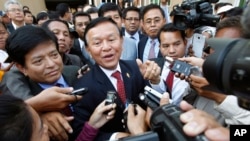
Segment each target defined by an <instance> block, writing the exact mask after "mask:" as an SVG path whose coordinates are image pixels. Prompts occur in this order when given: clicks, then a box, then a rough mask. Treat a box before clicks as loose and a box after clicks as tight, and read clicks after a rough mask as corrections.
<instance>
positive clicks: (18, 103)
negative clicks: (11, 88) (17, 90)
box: [0, 92, 34, 141]
mask: <svg viewBox="0 0 250 141" xmlns="http://www.w3.org/2000/svg"><path fill="white" fill-rule="evenodd" d="M33 124H34V119H33V117H32V114H31V112H30V111H29V109H28V106H27V104H26V103H25V102H24V101H23V100H22V99H20V98H17V97H14V96H12V95H6V94H4V92H3V94H1V95H0V125H1V126H0V140H1V141H14V140H17V138H18V140H20V141H30V140H31V138H32V133H33Z"/></svg>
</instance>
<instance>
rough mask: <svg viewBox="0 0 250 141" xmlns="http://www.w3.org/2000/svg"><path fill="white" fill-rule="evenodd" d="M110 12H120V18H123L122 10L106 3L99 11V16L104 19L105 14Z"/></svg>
mask: <svg viewBox="0 0 250 141" xmlns="http://www.w3.org/2000/svg"><path fill="white" fill-rule="evenodd" d="M108 11H118V13H119V16H120V17H122V12H121V9H120V8H119V6H118V5H116V4H114V3H104V4H103V5H102V6H101V7H100V8H99V10H98V16H99V17H103V15H104V13H105V12H108Z"/></svg>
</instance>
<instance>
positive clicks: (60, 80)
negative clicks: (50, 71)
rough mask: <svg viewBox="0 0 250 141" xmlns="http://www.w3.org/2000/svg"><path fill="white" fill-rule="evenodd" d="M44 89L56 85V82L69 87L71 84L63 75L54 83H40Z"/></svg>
mask: <svg viewBox="0 0 250 141" xmlns="http://www.w3.org/2000/svg"><path fill="white" fill-rule="evenodd" d="M38 84H39V85H40V86H41V87H42V88H43V89H48V88H50V87H53V86H56V84H60V85H62V87H69V85H68V84H67V83H66V81H65V80H64V78H63V76H62V75H61V77H60V78H59V79H58V80H57V81H56V82H55V83H53V84H45V83H38Z"/></svg>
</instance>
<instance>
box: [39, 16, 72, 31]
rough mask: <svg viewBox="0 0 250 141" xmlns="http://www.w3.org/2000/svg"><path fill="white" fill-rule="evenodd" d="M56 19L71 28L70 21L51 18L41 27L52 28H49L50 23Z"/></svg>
mask: <svg viewBox="0 0 250 141" xmlns="http://www.w3.org/2000/svg"><path fill="white" fill-rule="evenodd" d="M54 21H57V22H61V23H63V24H65V25H66V27H67V28H68V29H69V25H68V23H67V22H66V21H63V20H61V19H49V20H47V21H46V22H44V23H43V24H42V26H41V27H42V28H44V29H46V30H50V29H49V24H50V23H51V22H54Z"/></svg>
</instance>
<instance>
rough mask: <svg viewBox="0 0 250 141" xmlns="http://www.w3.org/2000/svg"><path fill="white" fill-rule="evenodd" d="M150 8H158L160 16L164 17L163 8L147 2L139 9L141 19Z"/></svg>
mask: <svg viewBox="0 0 250 141" xmlns="http://www.w3.org/2000/svg"><path fill="white" fill-rule="evenodd" d="M152 9H159V10H160V12H161V14H162V17H163V18H165V13H164V11H163V9H162V8H161V7H160V6H159V5H157V4H149V5H147V6H144V7H143V8H142V10H141V16H142V19H143V20H144V16H145V14H146V13H147V12H148V11H150V10H152Z"/></svg>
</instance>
